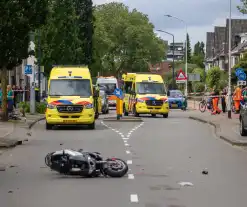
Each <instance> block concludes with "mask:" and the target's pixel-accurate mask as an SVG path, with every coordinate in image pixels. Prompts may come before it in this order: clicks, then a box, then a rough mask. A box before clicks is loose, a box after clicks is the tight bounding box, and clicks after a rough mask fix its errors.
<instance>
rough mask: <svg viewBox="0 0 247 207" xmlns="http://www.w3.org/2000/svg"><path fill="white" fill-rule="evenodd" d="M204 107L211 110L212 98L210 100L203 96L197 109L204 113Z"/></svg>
mask: <svg viewBox="0 0 247 207" xmlns="http://www.w3.org/2000/svg"><path fill="white" fill-rule="evenodd" d="M206 109H208V110H210V111H211V112H212V111H213V103H212V99H211V100H210V101H208V100H206V98H205V96H204V97H203V98H202V100H201V101H200V103H199V110H200V112H202V113H204V112H205V111H206Z"/></svg>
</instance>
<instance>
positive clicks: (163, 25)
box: [94, 0, 247, 48]
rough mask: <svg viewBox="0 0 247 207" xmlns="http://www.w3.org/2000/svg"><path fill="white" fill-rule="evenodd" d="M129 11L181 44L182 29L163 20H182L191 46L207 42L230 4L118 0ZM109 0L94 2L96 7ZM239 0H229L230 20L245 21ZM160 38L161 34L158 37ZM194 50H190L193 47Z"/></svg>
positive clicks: (200, 0) (222, 0) (223, 0)
mask: <svg viewBox="0 0 247 207" xmlns="http://www.w3.org/2000/svg"><path fill="white" fill-rule="evenodd" d="M118 1H119V2H123V3H124V4H126V5H127V6H129V7H130V8H131V9H133V8H136V9H137V10H139V11H141V12H143V13H145V14H147V15H148V16H149V19H150V21H151V22H152V23H153V24H154V26H155V28H156V29H162V30H165V31H167V32H170V33H173V34H174V36H175V41H176V42H178V41H184V39H185V38H184V36H185V26H184V24H182V23H181V22H179V21H178V20H175V19H171V18H167V17H164V14H170V15H173V16H176V17H178V18H180V19H183V20H184V21H185V22H186V23H187V25H188V33H189V35H190V39H191V44H192V45H194V44H195V43H196V42H197V41H204V42H206V32H213V31H214V26H224V25H225V22H226V18H228V17H229V1H230V0H118ZM107 2H111V0H94V3H95V4H102V3H107ZM239 4H240V0H232V18H247V15H242V14H240V13H239V12H238V10H237V8H236V6H237V5H239ZM159 34H160V33H159ZM161 37H162V38H163V39H164V40H168V41H169V42H170V41H172V38H171V37H170V36H168V35H164V34H161ZM192 48H193V47H192Z"/></svg>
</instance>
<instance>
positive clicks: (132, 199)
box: [130, 194, 138, 203]
mask: <svg viewBox="0 0 247 207" xmlns="http://www.w3.org/2000/svg"><path fill="white" fill-rule="evenodd" d="M130 202H132V203H138V195H137V194H131V195H130Z"/></svg>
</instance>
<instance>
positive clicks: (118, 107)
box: [116, 98, 120, 120]
mask: <svg viewBox="0 0 247 207" xmlns="http://www.w3.org/2000/svg"><path fill="white" fill-rule="evenodd" d="M116 112H117V120H119V119H120V98H117V104H116Z"/></svg>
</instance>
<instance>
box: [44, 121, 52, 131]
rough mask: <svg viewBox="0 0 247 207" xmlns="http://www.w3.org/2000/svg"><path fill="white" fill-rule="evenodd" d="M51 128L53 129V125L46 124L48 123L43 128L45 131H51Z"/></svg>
mask: <svg viewBox="0 0 247 207" xmlns="http://www.w3.org/2000/svg"><path fill="white" fill-rule="evenodd" d="M52 127H53V125H52V124H48V123H47V122H46V124H45V128H46V130H51V129H52Z"/></svg>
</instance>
